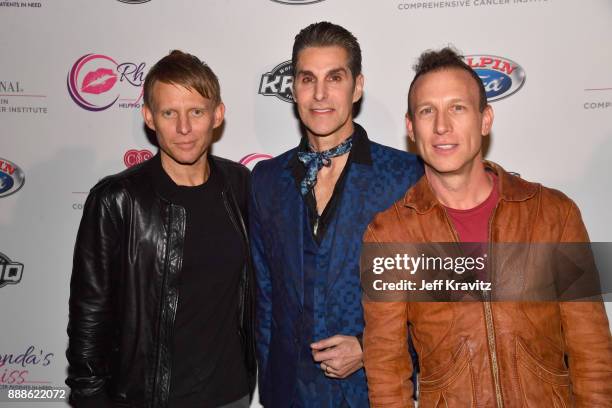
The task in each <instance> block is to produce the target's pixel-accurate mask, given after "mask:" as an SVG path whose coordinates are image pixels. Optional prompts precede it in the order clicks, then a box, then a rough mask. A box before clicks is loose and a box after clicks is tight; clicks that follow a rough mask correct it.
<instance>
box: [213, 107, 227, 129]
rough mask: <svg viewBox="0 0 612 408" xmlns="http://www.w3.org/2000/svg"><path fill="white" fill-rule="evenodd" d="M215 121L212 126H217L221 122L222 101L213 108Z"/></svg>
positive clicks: (222, 117)
mask: <svg viewBox="0 0 612 408" xmlns="http://www.w3.org/2000/svg"><path fill="white" fill-rule="evenodd" d="M214 115H215V122H214V124H213V128H215V129H216V128H218V127H219V126H221V124H222V123H223V119H224V118H225V105H224V104H223V102H219V104H218V105H217V107H216V108H215V112H214Z"/></svg>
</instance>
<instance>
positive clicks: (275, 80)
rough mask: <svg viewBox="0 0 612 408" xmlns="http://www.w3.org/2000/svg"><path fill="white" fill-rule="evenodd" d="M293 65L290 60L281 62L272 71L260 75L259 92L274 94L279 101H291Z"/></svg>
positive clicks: (266, 94) (261, 93)
mask: <svg viewBox="0 0 612 408" xmlns="http://www.w3.org/2000/svg"><path fill="white" fill-rule="evenodd" d="M292 87H293V66H292V65H291V60H289V61H285V62H281V63H280V64H278V65H277V66H275V67H274V68H272V71H270V72H266V73H265V74H263V75H262V76H261V82H260V83H259V94H260V95H265V96H276V97H277V98H278V99H280V100H281V101H285V102H289V103H293V89H292Z"/></svg>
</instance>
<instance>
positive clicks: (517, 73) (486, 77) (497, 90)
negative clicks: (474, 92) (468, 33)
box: [463, 55, 525, 102]
mask: <svg viewBox="0 0 612 408" xmlns="http://www.w3.org/2000/svg"><path fill="white" fill-rule="evenodd" d="M463 59H464V60H465V62H466V63H467V64H468V65H469V66H470V67H471V68H472V69H473V70H474V71H475V72H476V73H477V74H478V76H479V77H480V79H481V80H482V83H483V84H484V87H485V91H486V92H487V99H488V101H489V102H493V101H497V100H500V99H503V98H507V97H508V96H510V95H512V94H514V93H516V92H517V91H518V90H519V89H521V87H522V86H523V84H524V83H525V70H524V69H523V68H522V67H521V66H520V65H519V64H517V63H516V62H514V61H512V60H509V59H508V58H504V57H498V56H495V55H466V56H464V57H463Z"/></svg>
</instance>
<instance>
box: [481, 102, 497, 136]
mask: <svg viewBox="0 0 612 408" xmlns="http://www.w3.org/2000/svg"><path fill="white" fill-rule="evenodd" d="M494 117H495V113H494V112H493V107H492V106H491V105H488V104H487V106H485V108H484V110H483V111H482V124H481V126H480V132H481V134H482V135H483V136H488V135H489V133H491V128H492V127H493V119H494Z"/></svg>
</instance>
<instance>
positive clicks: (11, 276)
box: [0, 252, 23, 288]
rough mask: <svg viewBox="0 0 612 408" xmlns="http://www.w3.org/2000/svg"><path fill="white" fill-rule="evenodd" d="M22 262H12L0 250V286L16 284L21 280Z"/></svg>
mask: <svg viewBox="0 0 612 408" xmlns="http://www.w3.org/2000/svg"><path fill="white" fill-rule="evenodd" d="M22 275H23V264H22V263H19V262H13V261H11V260H10V259H9V257H8V256H6V255H4V254H3V253H1V252H0V288H2V287H4V286H6V285H16V284H18V283H19V282H20V281H21V276H22Z"/></svg>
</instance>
